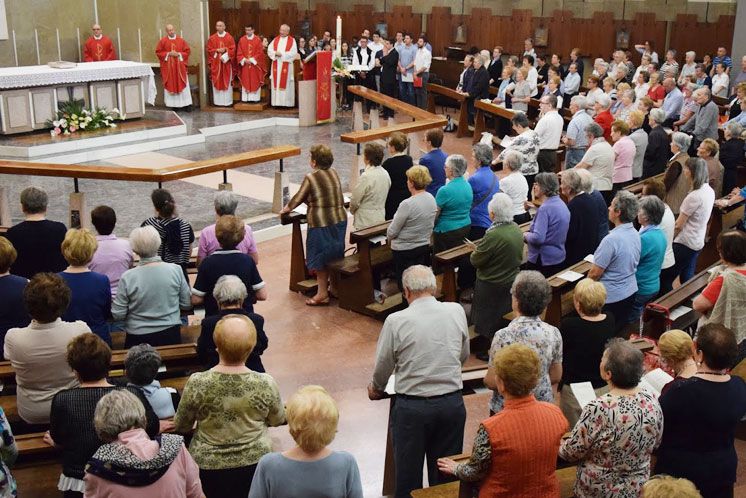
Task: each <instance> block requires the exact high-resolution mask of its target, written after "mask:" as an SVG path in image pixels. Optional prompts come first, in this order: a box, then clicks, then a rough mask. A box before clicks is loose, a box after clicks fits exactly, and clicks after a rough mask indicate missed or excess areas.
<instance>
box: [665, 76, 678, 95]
mask: <svg viewBox="0 0 746 498" xmlns="http://www.w3.org/2000/svg"><path fill="white" fill-rule="evenodd" d="M675 86H676V81H674V79H673V78H666V79H664V80H663V88H665V89H666V91H667V92H670V91H671V90H673V89H674V87H675Z"/></svg>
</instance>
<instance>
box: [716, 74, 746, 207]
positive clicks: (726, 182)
mask: <svg viewBox="0 0 746 498" xmlns="http://www.w3.org/2000/svg"><path fill="white" fill-rule="evenodd" d="M744 92H746V84H745V85H744ZM741 102H742V103H744V102H746V98H745V99H744V100H742V101H741ZM743 115H744V116H745V117H746V111H744V113H743ZM723 129H724V135H725V142H723V144H722V145H721V146H720V162H721V163H723V169H724V171H723V194H728V193H729V192H731V191H732V190H733V189H734V188H735V187H736V185H737V173H738V166H740V165H741V164H743V151H744V148H746V143H744V139H743V138H741V136H742V135H743V126H741V125H740V124H739V123H734V122H730V123H726V124H725V126H723Z"/></svg>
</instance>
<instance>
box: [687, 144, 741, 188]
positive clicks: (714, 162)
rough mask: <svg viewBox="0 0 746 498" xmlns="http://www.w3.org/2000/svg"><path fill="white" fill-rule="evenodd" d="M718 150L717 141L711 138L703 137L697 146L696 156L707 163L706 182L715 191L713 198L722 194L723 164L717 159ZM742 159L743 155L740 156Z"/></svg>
mask: <svg viewBox="0 0 746 498" xmlns="http://www.w3.org/2000/svg"><path fill="white" fill-rule="evenodd" d="M718 152H720V146H719V145H718V143H717V141H715V140H713V139H711V138H705V139H704V140H702V143H701V144H699V147H697V157H700V158H701V159H702V160H703V161H704V162H705V164H706V165H707V177H708V180H707V183H709V184H710V187H712V190H713V191H714V192H715V198H716V199H719V198H720V197H722V196H723V171H724V168H723V165H722V164H720V161H718V158H717V155H718ZM741 159H743V157H742V158H741Z"/></svg>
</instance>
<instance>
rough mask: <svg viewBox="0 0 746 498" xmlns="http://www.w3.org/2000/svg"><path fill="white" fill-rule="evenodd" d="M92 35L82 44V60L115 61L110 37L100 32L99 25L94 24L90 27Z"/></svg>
mask: <svg viewBox="0 0 746 498" xmlns="http://www.w3.org/2000/svg"><path fill="white" fill-rule="evenodd" d="M91 30H92V31H93V35H91V36H90V37H89V38H88V40H86V42H85V45H84V46H83V62H98V61H115V60H117V52H116V50H114V44H113V43H112V42H111V38H109V37H108V36H106V35H105V34H103V33H102V32H101V26H99V25H98V24H94V25H93V27H92V28H91Z"/></svg>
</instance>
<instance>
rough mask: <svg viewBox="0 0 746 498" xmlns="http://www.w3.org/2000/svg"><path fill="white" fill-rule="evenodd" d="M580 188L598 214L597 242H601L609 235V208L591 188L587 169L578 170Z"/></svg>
mask: <svg viewBox="0 0 746 498" xmlns="http://www.w3.org/2000/svg"><path fill="white" fill-rule="evenodd" d="M575 171H577V173H578V175H579V176H580V186H581V188H582V189H583V191H584V192H585V193H587V194H588V195H590V196H591V199H592V200H593V206H594V209H595V211H596V213H597V214H598V241H599V242H601V241H602V240H603V238H604V237H606V236H607V235H608V234H609V208H608V206H607V205H606V199H604V196H603V195H602V194H601V192H599V191H598V190H596V189H595V188H594V186H593V175H592V174H591V172H590V171H588V170H587V169H581V168H578V169H576V170H575Z"/></svg>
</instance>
